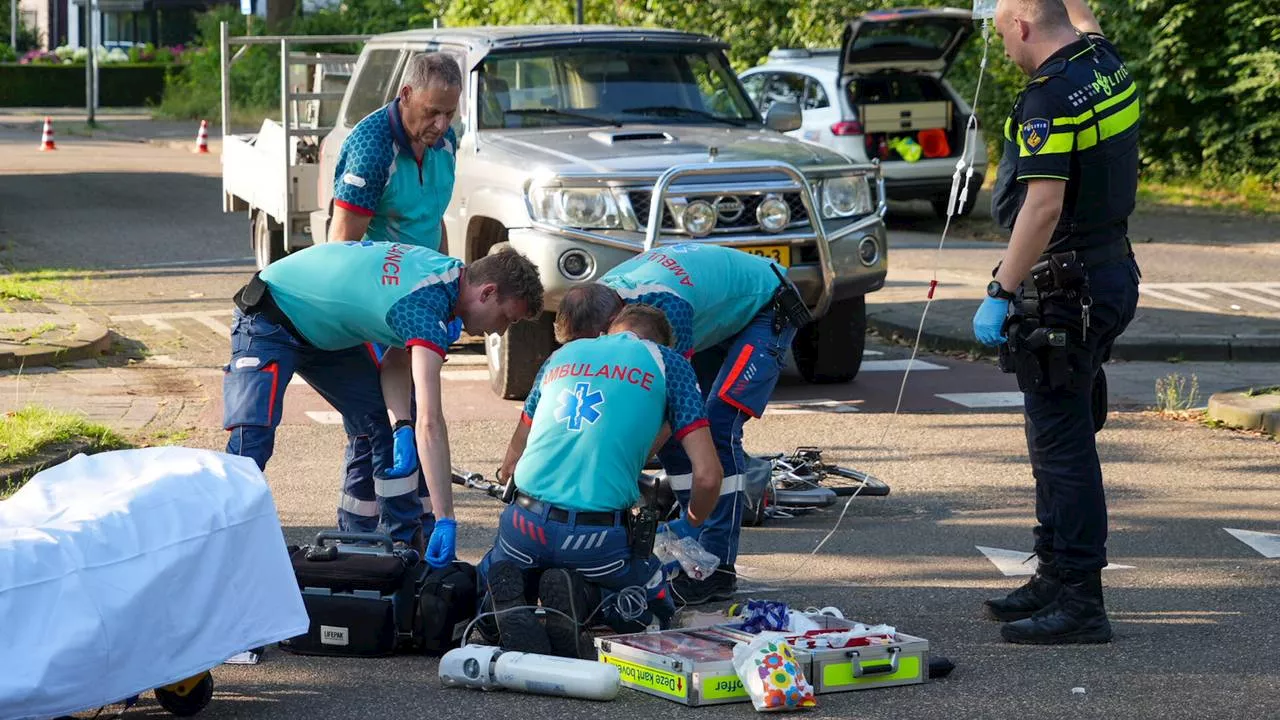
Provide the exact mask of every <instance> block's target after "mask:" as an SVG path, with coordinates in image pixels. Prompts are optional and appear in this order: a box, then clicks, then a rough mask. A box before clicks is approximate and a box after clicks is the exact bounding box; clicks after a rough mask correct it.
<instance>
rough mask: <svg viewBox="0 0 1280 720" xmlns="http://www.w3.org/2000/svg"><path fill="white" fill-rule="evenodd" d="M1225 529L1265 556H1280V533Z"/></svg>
mask: <svg viewBox="0 0 1280 720" xmlns="http://www.w3.org/2000/svg"><path fill="white" fill-rule="evenodd" d="M1223 530H1226V531H1227V532H1229V533H1231V535H1232V537H1234V538H1235V539H1237V540H1239V541H1240V542H1242V543H1244V544H1245V545H1248V546H1249V547H1251V548H1253V549H1254V550H1257V551H1258V553H1259V554H1260V555H1262V557H1264V558H1280V535H1275V534H1272V533H1264V532H1257V531H1255V530H1238V529H1236V528H1223Z"/></svg>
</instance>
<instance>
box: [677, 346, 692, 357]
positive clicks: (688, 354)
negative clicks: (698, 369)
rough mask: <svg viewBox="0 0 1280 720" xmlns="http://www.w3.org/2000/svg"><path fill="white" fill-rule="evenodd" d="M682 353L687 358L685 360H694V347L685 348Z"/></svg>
mask: <svg viewBox="0 0 1280 720" xmlns="http://www.w3.org/2000/svg"><path fill="white" fill-rule="evenodd" d="M680 354H681V355H683V356H684V359H685V360H692V359H693V348H689V349H688V350H685V351H684V352H683V353H680Z"/></svg>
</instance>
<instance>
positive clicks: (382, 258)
mask: <svg viewBox="0 0 1280 720" xmlns="http://www.w3.org/2000/svg"><path fill="white" fill-rule="evenodd" d="M541 311H542V283H541V280H540V279H539V277H538V269H537V267H536V266H534V264H533V263H532V262H530V261H529V259H528V258H526V257H524V256H523V255H520V254H519V253H517V252H515V251H514V250H506V251H503V252H499V253H494V254H491V255H486V256H485V257H483V258H480V259H479V260H476V261H475V262H474V263H471V264H468V265H465V266H464V265H463V263H462V262H461V261H460V260H458V259H456V258H451V257H448V256H445V255H441V254H440V253H437V252H435V251H434V250H428V249H426V248H422V247H416V246H413V245H400V244H397V243H375V242H370V241H367V240H366V241H361V242H349V243H324V244H321V245H316V246H313V247H309V248H306V249H304V250H301V251H299V252H295V253H291V254H289V255H288V256H287V257H285V258H283V259H281V260H279V261H277V262H274V263H272V264H271V265H270V266H268V267H267V268H266V269H265V270H263V271H262V272H260V273H257V274H255V275H254V276H253V279H252V280H250V282H249V283H248V284H247V285H246V286H245V287H243V288H241V290H240V291H239V292H238V293H237V294H236V310H235V312H234V318H233V320H232V323H231V361H230V362H229V363H228V364H227V366H226V368H224V374H223V381H222V392H223V407H224V413H225V414H224V416H223V427H225V428H226V429H227V430H228V431H229V432H230V437H229V438H228V439H227V448H226V452H227V453H228V454H231V455H240V456H244V457H250V458H253V460H254V461H255V462H256V463H257V465H258V467H259V468H261V469H264V470H265V469H266V465H267V461H268V460H269V459H270V457H271V455H272V453H273V451H274V449H275V439H276V427H277V426H278V425H279V424H280V420H281V417H282V415H283V407H282V406H283V403H284V398H285V389H286V388H287V387H288V386H289V380H290V378H292V377H293V375H294V374H295V373H296V374H298V375H300V376H302V378H303V379H305V380H306V381H307V384H308V385H310V386H311V387H312V388H313V389H314V390H315V391H316V392H317V393H319V394H320V396H321V397H323V398H324V399H325V400H327V401H328V402H329V404H331V405H332V406H333V408H334V409H335V410H337V411H338V412H339V413H341V415H342V421H343V426H344V429H345V430H346V432H347V435H348V437H355V436H362V437H364V438H366V439H367V440H366V442H367V443H368V444H369V445H370V447H371V450H370V455H371V458H370V462H369V463H367V464H366V465H365V466H364V470H363V471H362V472H351V471H350V468H349V471H348V474H347V479H346V483H345V484H344V487H343V489H342V495H341V498H340V500H339V504H338V527H339V528H340V529H342V530H347V531H356V532H375V531H382V532H385V533H387V534H388V535H390V536H391V538H392V540H394V541H396V542H401V543H405V544H406V545H408V546H411V547H414V548H416V549H418V550H420V551H423V550H425V555H426V559H427V561H428V562H429V563H431V565H432V566H433V567H443V566H444V565H447V564H448V563H449V562H450V561H452V560H453V559H454V549H455V543H456V532H457V530H456V522H455V521H454V518H453V502H452V499H453V493H452V490H451V489H450V488H451V473H450V461H449V444H448V433H447V429H446V427H445V420H444V410H443V407H442V404H441V386H440V368H441V366H442V365H443V363H444V359H445V354H446V352H447V347H448V342H447V339H448V338H447V326H448V323H449V321H450V320H451V319H453V318H455V317H457V318H460V319H461V320H462V322H463V324H464V325H465V326H466V328H467V330H468V331H469V332H473V333H477V334H485V333H494V334H497V335H501V334H503V333H504V332H506V330H507V328H508V327H510V325H511V324H512V323H514V322H517V321H519V320H522V319H525V318H528V317H532V316H534V315H537V314H538V313H540V312H541ZM371 342H378V343H382V344H384V345H386V346H388V347H396V348H409V349H410V350H411V352H412V357H411V364H412V371H413V376H414V381H415V382H414V383H413V387H414V391H415V397H416V401H417V407H418V410H419V412H418V415H417V419H416V422H415V423H410V422H409V421H408V417H409V407H408V406H409V395H410V392H409V388H408V380H407V378H405V379H404V380H403V384H402V385H401V386H400V387H399V388H398V392H396V393H392V394H388V395H386V396H385V399H384V393H383V390H382V387H381V386H380V385H381V384H380V378H379V373H378V368H377V365H376V364H375V362H374V360H373V358H372V357H371V354H370V352H369V349H368V347H367V345H368V343H371ZM384 375H385V374H384ZM381 380H383V381H385V380H386V378H385V376H384V377H383V378H381ZM393 422H394V423H395V429H394V430H393V427H392V423H393ZM406 424H407V425H406ZM402 434H403V435H404V436H406V437H407V439H408V440H409V442H401V439H402ZM415 440H416V443H415V442H414V441H415ZM419 460H420V464H421V467H422V468H423V470H424V471H425V474H426V483H427V485H429V487H430V489H431V492H430V495H429V497H427V502H428V503H429V504H430V507H431V509H432V511H433V514H432V515H428V516H426V517H425V518H424V517H423V507H422V504H421V502H420V501H419V498H420V497H422V496H423V495H426V493H424V492H420V490H421V487H420V484H421V483H422V480H421V479H419V477H418V474H417V473H414V472H412V468H415V467H417V466H418V465H419Z"/></svg>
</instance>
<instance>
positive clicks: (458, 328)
mask: <svg viewBox="0 0 1280 720" xmlns="http://www.w3.org/2000/svg"><path fill="white" fill-rule="evenodd" d="M445 334H446V335H447V337H448V340H449V344H450V345H452V344H454V343H456V342H458V338H460V337H462V318H454V319H452V320H450V321H449V325H448V326H447V327H446V328H445Z"/></svg>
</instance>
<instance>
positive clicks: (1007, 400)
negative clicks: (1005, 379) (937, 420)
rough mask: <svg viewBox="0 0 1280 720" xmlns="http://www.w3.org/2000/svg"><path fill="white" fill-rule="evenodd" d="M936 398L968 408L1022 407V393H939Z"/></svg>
mask: <svg viewBox="0 0 1280 720" xmlns="http://www.w3.org/2000/svg"><path fill="white" fill-rule="evenodd" d="M936 397H940V398H942V399H943V400H947V401H949V402H953V403H955V404H957V405H963V406H964V407H967V408H1002V407H1022V393H1020V392H1016V391H1015V392H974V393H938V394H937V395H936Z"/></svg>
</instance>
